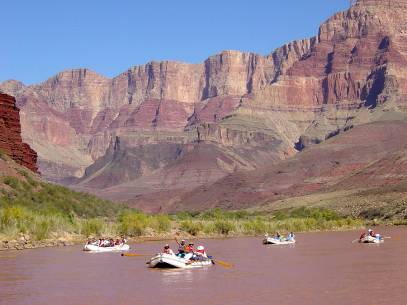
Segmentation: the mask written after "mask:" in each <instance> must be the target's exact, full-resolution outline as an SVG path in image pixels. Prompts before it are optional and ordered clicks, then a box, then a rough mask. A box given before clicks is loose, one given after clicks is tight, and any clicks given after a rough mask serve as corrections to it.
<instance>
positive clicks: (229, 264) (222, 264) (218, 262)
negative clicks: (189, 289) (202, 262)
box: [213, 259, 233, 268]
mask: <svg viewBox="0 0 407 305" xmlns="http://www.w3.org/2000/svg"><path fill="white" fill-rule="evenodd" d="M213 261H214V262H215V264H218V265H221V266H222V267H225V268H232V267H233V264H231V263H228V262H224V261H221V260H218V259H214V260H213Z"/></svg>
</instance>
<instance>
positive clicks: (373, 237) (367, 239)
mask: <svg viewBox="0 0 407 305" xmlns="http://www.w3.org/2000/svg"><path fill="white" fill-rule="evenodd" d="M359 243H361V244H381V243H384V238H383V237H382V236H381V235H380V234H375V233H374V232H373V230H372V229H369V230H368V231H367V234H366V233H362V235H360V237H359Z"/></svg>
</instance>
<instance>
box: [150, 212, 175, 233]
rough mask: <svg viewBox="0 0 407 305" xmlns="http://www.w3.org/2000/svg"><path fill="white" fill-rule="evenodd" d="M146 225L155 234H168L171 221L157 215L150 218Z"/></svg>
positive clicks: (161, 215) (168, 218) (165, 216)
mask: <svg viewBox="0 0 407 305" xmlns="http://www.w3.org/2000/svg"><path fill="white" fill-rule="evenodd" d="M151 218H152V220H151V221H150V224H149V225H148V226H149V227H151V228H152V229H154V230H155V231H157V232H160V233H161V232H169V231H170V230H171V219H170V217H169V216H167V215H163V214H159V215H155V216H152V217H151Z"/></svg>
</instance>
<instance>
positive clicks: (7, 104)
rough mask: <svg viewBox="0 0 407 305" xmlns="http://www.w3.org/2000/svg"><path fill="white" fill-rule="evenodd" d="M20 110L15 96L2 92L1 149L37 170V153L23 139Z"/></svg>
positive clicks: (26, 165) (0, 98)
mask: <svg viewBox="0 0 407 305" xmlns="http://www.w3.org/2000/svg"><path fill="white" fill-rule="evenodd" d="M19 112H20V110H19V109H18V108H17V106H16V100H15V99H14V97H12V96H10V95H7V94H3V93H0V149H1V150H2V151H4V152H5V153H7V154H8V155H9V156H10V157H11V158H13V160H15V161H16V162H17V163H19V164H21V165H23V166H25V167H27V168H29V169H30V170H32V171H34V172H37V171H38V168H37V153H36V152H35V151H34V150H33V149H31V147H30V146H29V145H28V144H26V143H23V140H22V139H21V125H20V114H19Z"/></svg>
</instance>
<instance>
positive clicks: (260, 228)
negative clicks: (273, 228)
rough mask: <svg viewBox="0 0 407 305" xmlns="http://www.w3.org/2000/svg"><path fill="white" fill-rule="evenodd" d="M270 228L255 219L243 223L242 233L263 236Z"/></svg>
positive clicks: (258, 219) (263, 222)
mask: <svg viewBox="0 0 407 305" xmlns="http://www.w3.org/2000/svg"><path fill="white" fill-rule="evenodd" d="M269 230H270V226H269V225H268V223H266V222H265V221H264V220H262V219H260V218H255V219H252V220H249V221H245V222H244V223H243V231H244V232H245V233H246V234H265V233H267V232H269Z"/></svg>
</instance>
